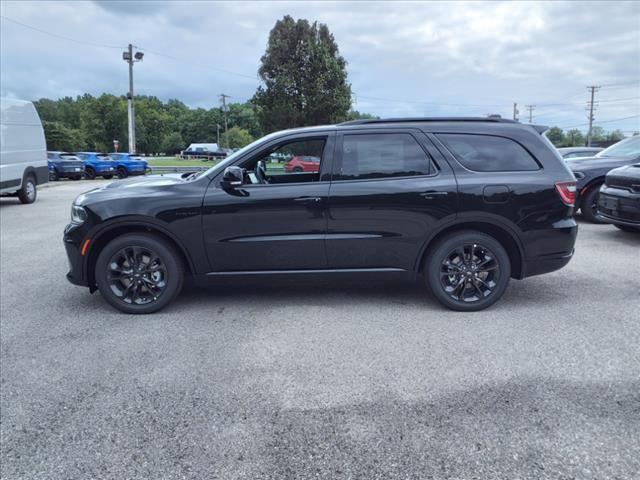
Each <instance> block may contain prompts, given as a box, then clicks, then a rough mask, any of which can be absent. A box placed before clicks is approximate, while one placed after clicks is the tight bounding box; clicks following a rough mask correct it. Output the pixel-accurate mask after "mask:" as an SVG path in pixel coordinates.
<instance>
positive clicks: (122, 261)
mask: <svg viewBox="0 0 640 480" xmlns="http://www.w3.org/2000/svg"><path fill="white" fill-rule="evenodd" d="M166 275H167V268H166V266H165V265H164V262H163V261H162V258H161V257H160V256H159V255H158V254H157V253H156V252H154V251H152V250H150V249H148V248H146V247H140V246H137V245H132V246H127V247H124V248H122V249H121V250H119V251H118V252H117V253H115V254H114V255H113V257H112V258H111V260H110V262H109V264H108V266H107V275H106V276H107V281H108V282H109V284H110V286H111V289H112V291H113V292H114V293H115V294H116V295H117V296H118V298H120V300H122V301H123V302H125V303H127V304H136V305H144V304H147V303H150V302H153V301H155V300H157V299H158V297H159V296H160V295H161V294H162V292H163V291H164V290H165V288H166V287H167V282H166Z"/></svg>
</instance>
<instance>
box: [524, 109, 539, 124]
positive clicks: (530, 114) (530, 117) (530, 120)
mask: <svg viewBox="0 0 640 480" xmlns="http://www.w3.org/2000/svg"><path fill="white" fill-rule="evenodd" d="M525 108H526V109H527V110H529V123H532V122H533V111H534V110H535V109H536V106H535V105H525Z"/></svg>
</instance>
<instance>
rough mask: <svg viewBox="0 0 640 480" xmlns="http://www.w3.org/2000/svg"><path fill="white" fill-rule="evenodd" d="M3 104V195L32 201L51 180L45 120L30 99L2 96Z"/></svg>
mask: <svg viewBox="0 0 640 480" xmlns="http://www.w3.org/2000/svg"><path fill="white" fill-rule="evenodd" d="M0 107H1V108H0V110H1V114H0V195H17V196H18V198H19V199H20V201H21V202H22V203H33V202H35V201H36V197H37V190H36V185H40V184H41V183H46V182H47V181H48V180H49V169H48V167H47V145H46V143H45V139H44V130H43V129H42V122H40V117H39V116H38V112H36V108H35V107H34V106H33V103H31V102H27V101H24V100H16V99H13V98H0Z"/></svg>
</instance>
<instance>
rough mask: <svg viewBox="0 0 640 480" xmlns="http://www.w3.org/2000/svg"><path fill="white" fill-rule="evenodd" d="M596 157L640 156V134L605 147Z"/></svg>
mask: <svg viewBox="0 0 640 480" xmlns="http://www.w3.org/2000/svg"><path fill="white" fill-rule="evenodd" d="M596 157H628V158H635V157H640V136H635V137H631V138H625V139H624V140H622V141H620V142H618V143H616V144H613V145H611V146H610V147H609V148H605V149H604V150H603V151H601V152H600V153H598V154H597V155H596Z"/></svg>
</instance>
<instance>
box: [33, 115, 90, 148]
mask: <svg viewBox="0 0 640 480" xmlns="http://www.w3.org/2000/svg"><path fill="white" fill-rule="evenodd" d="M43 127H44V136H45V139H46V142H47V150H53V151H65V152H73V151H78V150H84V148H85V143H84V139H83V138H82V132H80V131H79V130H76V129H72V128H68V127H65V126H64V125H63V124H62V123H61V122H47V121H44V122H43Z"/></svg>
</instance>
